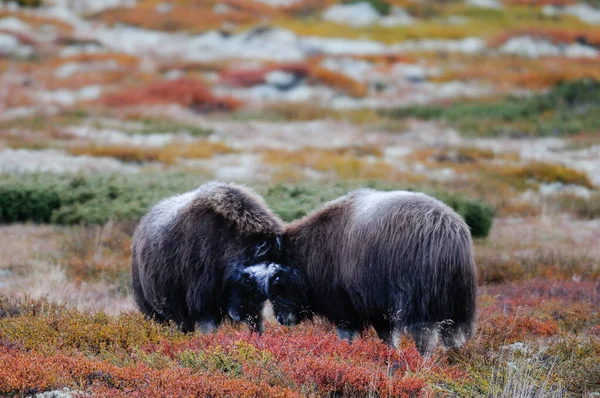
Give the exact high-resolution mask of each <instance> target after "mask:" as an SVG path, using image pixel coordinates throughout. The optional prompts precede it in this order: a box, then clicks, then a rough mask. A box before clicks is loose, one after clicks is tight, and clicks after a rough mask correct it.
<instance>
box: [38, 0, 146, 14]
mask: <svg viewBox="0 0 600 398" xmlns="http://www.w3.org/2000/svg"><path fill="white" fill-rule="evenodd" d="M44 3H45V4H46V5H52V6H54V8H64V9H68V10H71V11H74V12H76V13H78V14H95V13H99V12H102V11H104V10H108V9H111V8H119V7H134V6H135V4H136V0H76V1H73V0H45V1H44Z"/></svg>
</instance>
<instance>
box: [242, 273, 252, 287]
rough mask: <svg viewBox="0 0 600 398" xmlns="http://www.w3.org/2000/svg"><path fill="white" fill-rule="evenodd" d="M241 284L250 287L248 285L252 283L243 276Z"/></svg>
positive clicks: (246, 276) (247, 277) (248, 278)
mask: <svg viewBox="0 0 600 398" xmlns="http://www.w3.org/2000/svg"><path fill="white" fill-rule="evenodd" d="M242 283H243V284H244V285H246V286H248V285H250V283H252V279H250V276H249V275H244V278H243V280H242Z"/></svg>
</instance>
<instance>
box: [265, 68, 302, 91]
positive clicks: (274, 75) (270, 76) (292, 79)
mask: <svg viewBox="0 0 600 398" xmlns="http://www.w3.org/2000/svg"><path fill="white" fill-rule="evenodd" d="M265 82H266V83H267V84H269V85H271V86H274V87H276V88H277V89H278V90H289V89H291V88H292V87H294V86H295V85H296V84H298V82H299V79H298V77H297V76H296V75H294V74H293V73H289V72H284V71H280V70H274V71H272V72H269V73H267V74H266V75H265Z"/></svg>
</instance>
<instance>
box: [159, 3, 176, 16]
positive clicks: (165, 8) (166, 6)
mask: <svg viewBox="0 0 600 398" xmlns="http://www.w3.org/2000/svg"><path fill="white" fill-rule="evenodd" d="M171 11H173V3H160V4H159V5H157V6H156V12H157V13H159V14H168V13H170V12H171Z"/></svg>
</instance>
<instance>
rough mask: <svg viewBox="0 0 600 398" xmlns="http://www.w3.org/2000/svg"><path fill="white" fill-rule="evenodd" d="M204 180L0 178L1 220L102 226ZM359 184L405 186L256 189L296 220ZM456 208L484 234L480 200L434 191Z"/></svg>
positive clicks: (486, 212) (488, 220) (488, 218)
mask: <svg viewBox="0 0 600 398" xmlns="http://www.w3.org/2000/svg"><path fill="white" fill-rule="evenodd" d="M203 182H204V180H203V179H202V178H196V177H194V176H189V175H184V174H162V175H135V176H122V175H106V176H86V177H84V176H56V175H44V174H40V175H31V176H18V177H17V176H3V177H0V222H2V223H13V222H26V221H33V222H40V223H48V222H51V223H55V224H79V223H84V224H102V223H105V222H106V221H108V220H109V219H113V220H118V221H126V220H138V219H140V218H141V217H142V216H143V215H144V214H145V213H146V212H147V211H148V209H149V208H150V207H151V206H152V205H154V204H155V203H157V202H158V201H159V200H160V199H162V198H164V197H168V196H171V195H174V194H177V193H181V192H185V191H188V190H190V189H194V188H196V187H197V186H199V185H200V184H202V183H203ZM359 187H370V188H375V189H380V190H393V189H407V188H406V187H399V186H394V185H391V184H385V183H380V182H373V181H370V182H353V183H335V184H320V183H303V184H295V185H285V184H277V185H273V186H263V187H258V191H259V192H261V193H262V194H263V195H264V197H265V200H266V201H267V203H268V204H269V205H270V206H271V207H272V208H273V210H274V211H275V212H276V213H277V214H278V215H279V216H280V217H281V218H282V219H283V220H284V221H292V220H295V219H298V218H300V217H302V216H304V215H306V214H307V213H309V212H310V211H312V210H314V209H316V208H318V207H319V206H321V205H322V204H323V203H324V202H327V201H329V200H333V199H335V198H337V197H340V196H342V195H345V194H346V193H348V191H350V190H352V189H356V188H359ZM431 194H432V196H435V197H437V198H438V199H440V200H442V201H443V202H445V203H447V204H448V205H449V206H451V207H452V208H454V209H455V210H456V211H457V212H458V213H459V214H460V215H461V216H462V217H463V218H464V219H465V221H466V222H467V224H468V225H469V227H470V228H471V232H472V234H473V236H475V237H484V236H487V234H488V232H489V230H490V227H491V224H492V217H493V213H492V210H491V208H490V207H489V206H487V205H486V204H483V203H481V202H478V201H474V200H469V199H466V198H463V197H460V196H457V195H451V194H448V193H443V192H437V193H436V192H432V193H431Z"/></svg>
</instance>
